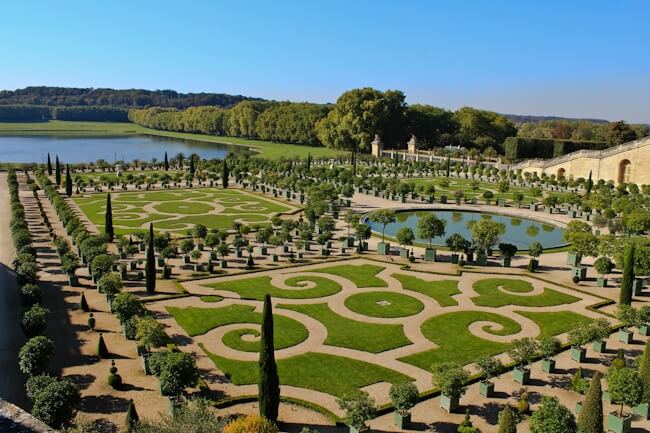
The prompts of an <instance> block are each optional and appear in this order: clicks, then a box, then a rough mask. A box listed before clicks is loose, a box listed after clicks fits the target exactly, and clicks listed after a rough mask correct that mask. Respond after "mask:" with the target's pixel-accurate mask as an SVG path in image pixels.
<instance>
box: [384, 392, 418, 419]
mask: <svg viewBox="0 0 650 433" xmlns="http://www.w3.org/2000/svg"><path fill="white" fill-rule="evenodd" d="M388 395H389V396H390V400H391V402H392V403H393V407H394V408H395V425H396V426H397V427H399V428H400V429H405V428H408V426H409V425H410V423H411V413H410V410H411V409H412V408H413V406H415V405H416V404H417V402H418V399H419V398H420V395H419V393H418V388H417V387H416V386H415V384H414V383H413V382H400V383H395V384H393V385H392V386H391V387H390V391H389V392H388Z"/></svg>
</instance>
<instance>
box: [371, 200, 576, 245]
mask: <svg viewBox="0 0 650 433" xmlns="http://www.w3.org/2000/svg"><path fill="white" fill-rule="evenodd" d="M429 213H434V214H435V215H436V216H437V217H438V218H439V219H442V220H444V221H446V225H445V231H446V233H445V235H444V236H440V237H437V238H434V239H433V244H434V245H445V239H447V238H448V237H449V236H450V235H451V234H453V233H458V234H460V235H462V236H463V237H464V238H465V239H467V240H470V241H471V240H472V232H471V228H470V227H471V225H472V224H473V223H474V222H476V221H480V220H481V219H489V220H491V221H494V222H498V223H501V224H503V225H504V226H505V233H504V234H503V235H502V236H501V242H503V243H508V244H514V245H516V246H517V248H518V249H519V250H527V249H528V246H529V245H530V244H531V242H539V243H541V244H542V246H543V247H544V248H554V247H559V246H563V245H565V244H566V242H565V241H564V229H562V228H560V227H557V226H554V225H551V224H544V223H541V222H539V221H535V220H532V219H526V218H518V217H512V216H507V215H498V214H493V213H488V212H473V211H460V210H459V211H450V210H421V211H401V212H398V213H397V217H396V221H395V222H394V223H392V224H388V225H387V226H386V235H387V236H390V237H393V238H394V237H395V235H396V234H397V231H398V230H399V229H401V228H402V227H410V228H411V229H412V230H413V233H414V234H415V236H416V242H419V243H422V244H426V243H427V241H426V240H424V239H420V238H418V235H417V234H418V229H417V228H418V221H419V220H420V218H421V217H423V216H424V215H427V214H429ZM367 223H368V225H370V227H371V228H372V230H373V231H375V232H376V233H378V234H380V235H381V229H382V225H381V224H379V223H375V222H372V221H367Z"/></svg>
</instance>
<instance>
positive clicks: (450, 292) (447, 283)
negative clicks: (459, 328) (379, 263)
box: [392, 274, 460, 307]
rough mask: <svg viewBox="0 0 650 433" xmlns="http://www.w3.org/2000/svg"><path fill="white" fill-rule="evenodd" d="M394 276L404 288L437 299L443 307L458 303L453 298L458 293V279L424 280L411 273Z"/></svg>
mask: <svg viewBox="0 0 650 433" xmlns="http://www.w3.org/2000/svg"><path fill="white" fill-rule="evenodd" d="M392 277H394V278H395V279H397V280H398V281H399V282H400V283H401V284H402V288H403V289H404V290H410V291H412V292H418V293H422V294H423V295H427V296H429V297H430V298H433V299H435V300H436V302H437V303H438V304H440V306H441V307H452V306H454V305H458V302H457V301H456V300H455V299H454V298H452V296H454V295H458V294H459V293H460V290H458V281H455V280H440V281H424V280H421V279H419V278H416V277H413V276H411V275H404V274H393V275H392Z"/></svg>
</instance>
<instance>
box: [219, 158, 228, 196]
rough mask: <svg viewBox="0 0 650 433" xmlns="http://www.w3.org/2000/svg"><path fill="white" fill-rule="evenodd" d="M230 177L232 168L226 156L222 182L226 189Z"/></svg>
mask: <svg viewBox="0 0 650 433" xmlns="http://www.w3.org/2000/svg"><path fill="white" fill-rule="evenodd" d="M229 177H230V169H229V168H228V160H227V159H226V158H224V160H223V164H222V165H221V184H222V186H223V187H224V189H226V188H228V178H229Z"/></svg>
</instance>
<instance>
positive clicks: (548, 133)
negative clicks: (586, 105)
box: [518, 120, 649, 146]
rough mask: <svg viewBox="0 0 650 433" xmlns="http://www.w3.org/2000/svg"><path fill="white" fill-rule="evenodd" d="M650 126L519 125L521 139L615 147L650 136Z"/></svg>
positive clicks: (582, 122) (555, 122)
mask: <svg viewBox="0 0 650 433" xmlns="http://www.w3.org/2000/svg"><path fill="white" fill-rule="evenodd" d="M648 132H649V131H648V125H628V124H627V123H625V122H623V121H618V122H605V123H594V122H589V121H586V120H547V121H542V122H531V123H523V124H521V125H519V133H518V136H519V137H523V138H547V139H560V140H572V141H595V142H605V143H608V144H609V145H612V146H615V145H618V144H622V143H625V142H628V141H632V140H636V139H638V138H641V137H645V136H647V135H648Z"/></svg>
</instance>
